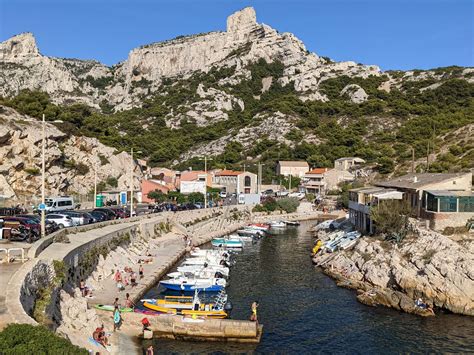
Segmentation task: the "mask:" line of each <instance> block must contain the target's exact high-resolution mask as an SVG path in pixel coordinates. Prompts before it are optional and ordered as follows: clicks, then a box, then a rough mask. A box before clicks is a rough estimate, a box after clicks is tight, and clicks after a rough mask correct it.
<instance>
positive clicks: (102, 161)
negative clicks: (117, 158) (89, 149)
mask: <svg viewBox="0 0 474 355" xmlns="http://www.w3.org/2000/svg"><path fill="white" fill-rule="evenodd" d="M99 160H100V165H107V164H108V163H110V162H109V159H107V158H106V157H105V156H104V155H102V154H99Z"/></svg>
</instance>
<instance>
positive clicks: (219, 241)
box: [211, 237, 244, 248]
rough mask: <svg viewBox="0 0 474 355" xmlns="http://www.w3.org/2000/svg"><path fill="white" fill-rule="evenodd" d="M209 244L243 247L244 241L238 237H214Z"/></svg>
mask: <svg viewBox="0 0 474 355" xmlns="http://www.w3.org/2000/svg"><path fill="white" fill-rule="evenodd" d="M211 244H212V245H213V246H215V247H221V246H222V247H226V248H243V246H244V243H243V241H242V239H240V237H233V238H226V237H224V238H214V239H212V241H211Z"/></svg>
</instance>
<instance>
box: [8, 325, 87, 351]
mask: <svg viewBox="0 0 474 355" xmlns="http://www.w3.org/2000/svg"><path fill="white" fill-rule="evenodd" d="M0 349H1V350H0V352H1V353H2V354H4V355H9V354H84V355H86V354H88V352H87V350H86V349H82V348H80V347H78V346H75V345H73V344H71V342H69V340H67V339H64V338H62V337H60V336H58V335H56V334H55V333H53V332H52V331H50V330H48V329H46V328H45V327H43V326H33V325H29V324H9V325H7V326H6V328H5V329H3V331H2V332H0Z"/></svg>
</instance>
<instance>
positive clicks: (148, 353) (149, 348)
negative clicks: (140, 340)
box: [146, 345, 154, 355]
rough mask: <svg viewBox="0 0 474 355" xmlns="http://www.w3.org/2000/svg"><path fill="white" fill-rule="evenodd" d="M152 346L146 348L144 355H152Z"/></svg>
mask: <svg viewBox="0 0 474 355" xmlns="http://www.w3.org/2000/svg"><path fill="white" fill-rule="evenodd" d="M153 354H154V352H153V345H150V346H149V347H148V348H146V355H153Z"/></svg>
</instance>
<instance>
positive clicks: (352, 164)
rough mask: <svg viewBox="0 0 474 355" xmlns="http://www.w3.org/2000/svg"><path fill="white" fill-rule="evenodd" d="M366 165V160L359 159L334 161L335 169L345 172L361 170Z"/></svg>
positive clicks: (351, 158) (350, 158) (349, 158)
mask: <svg viewBox="0 0 474 355" xmlns="http://www.w3.org/2000/svg"><path fill="white" fill-rule="evenodd" d="M364 163H365V160H364V159H361V158H357V157H348V158H339V159H336V160H335V161H334V169H336V170H343V171H352V170H355V169H359V168H360V166H361V165H362V164H364Z"/></svg>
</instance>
